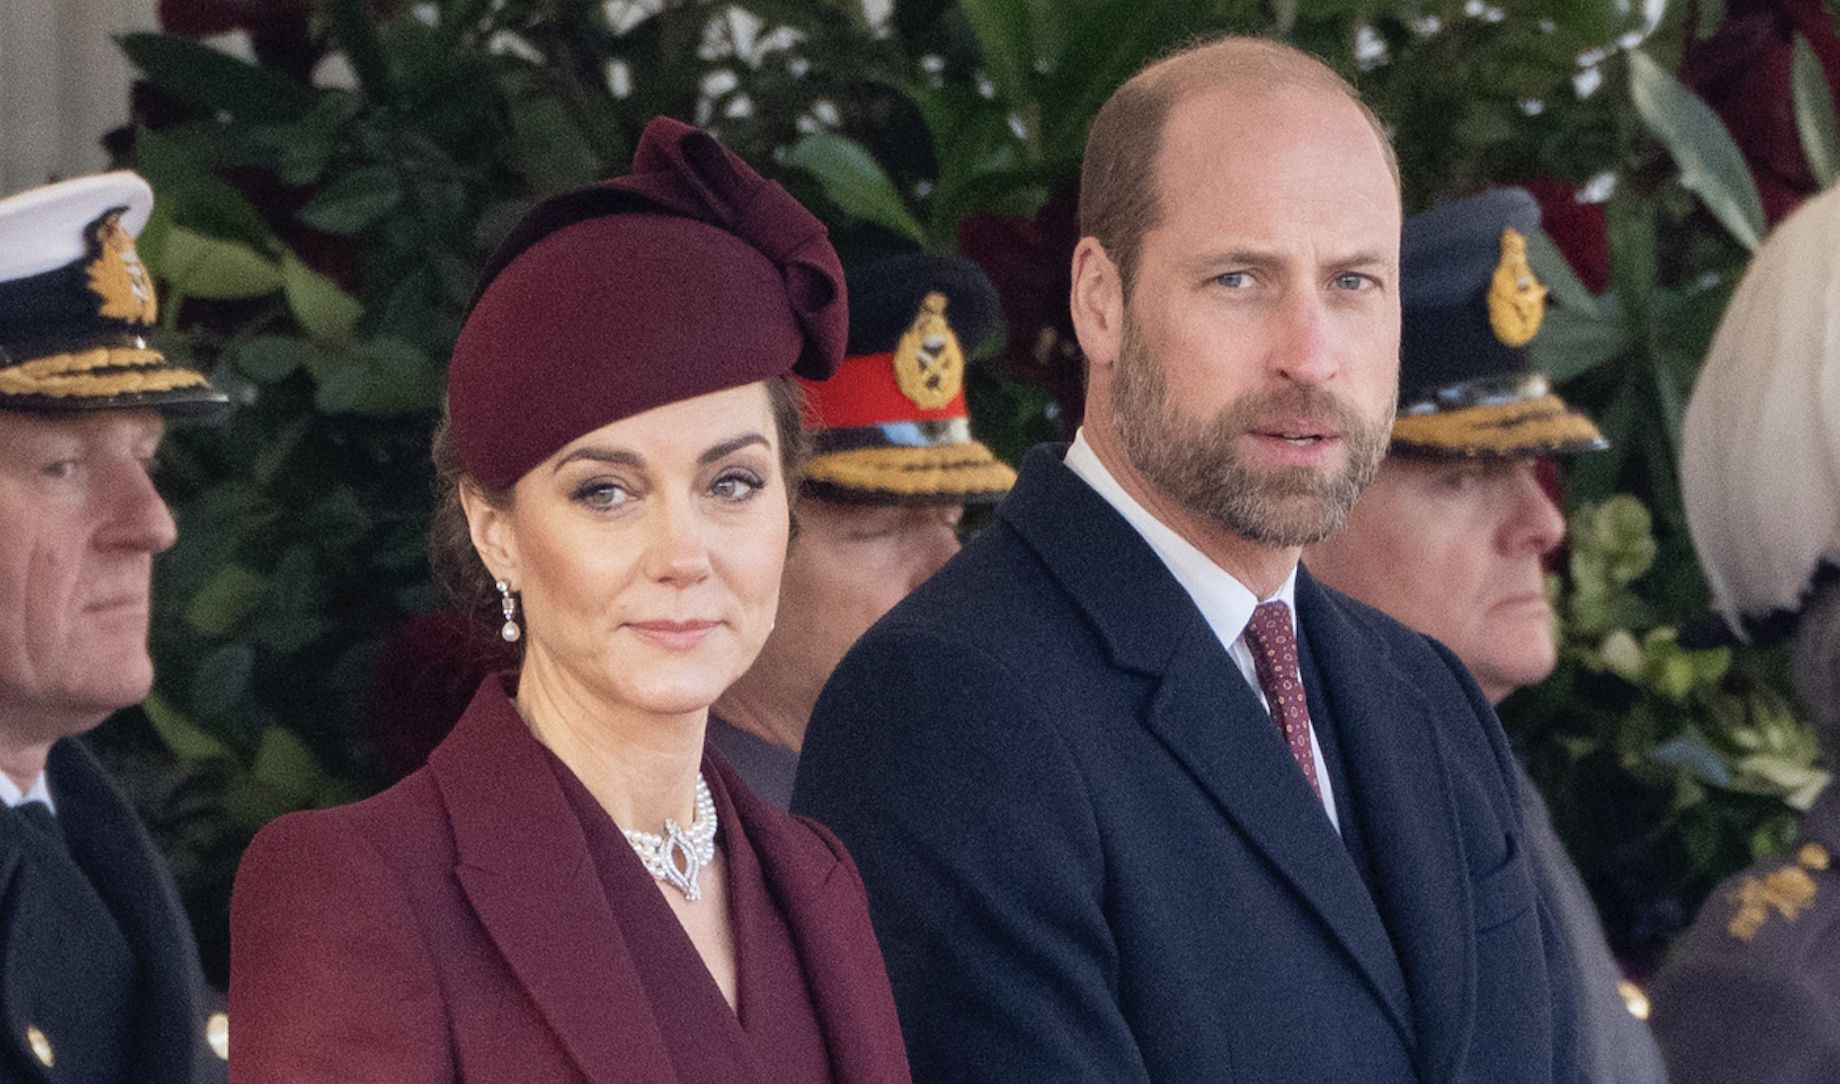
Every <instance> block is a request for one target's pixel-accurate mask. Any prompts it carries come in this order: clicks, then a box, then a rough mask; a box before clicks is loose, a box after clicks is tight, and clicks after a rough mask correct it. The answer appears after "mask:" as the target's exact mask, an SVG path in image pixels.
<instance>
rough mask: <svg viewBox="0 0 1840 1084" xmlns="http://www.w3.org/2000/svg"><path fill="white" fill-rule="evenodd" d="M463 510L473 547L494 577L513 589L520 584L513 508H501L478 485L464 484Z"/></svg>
mask: <svg viewBox="0 0 1840 1084" xmlns="http://www.w3.org/2000/svg"><path fill="white" fill-rule="evenodd" d="M459 488H460V510H461V511H463V512H465V513H466V530H467V533H468V534H469V535H471V536H472V537H473V549H474V550H475V551H477V552H478V554H479V559H480V560H481V561H483V562H485V566H486V571H487V572H490V573H491V574H492V578H493V579H498V580H504V581H505V582H506V583H507V584H509V585H510V586H511V589H512V590H514V591H516V590H520V588H519V586H518V583H519V580H518V571H519V569H518V559H517V535H516V533H515V532H514V531H513V530H512V529H511V517H510V509H509V508H499V507H497V506H495V505H494V504H493V503H492V502H491V501H488V500H487V499H486V495H485V494H484V493H481V492H480V491H479V490H478V489H477V488H475V487H474V486H472V485H470V484H468V483H466V482H461V483H460V487H459Z"/></svg>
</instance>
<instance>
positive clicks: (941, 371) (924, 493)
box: [709, 253, 1016, 808]
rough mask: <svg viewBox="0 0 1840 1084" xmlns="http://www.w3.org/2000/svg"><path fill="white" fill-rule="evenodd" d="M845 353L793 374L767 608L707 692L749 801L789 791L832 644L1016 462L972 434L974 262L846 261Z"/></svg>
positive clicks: (846, 638) (898, 257)
mask: <svg viewBox="0 0 1840 1084" xmlns="http://www.w3.org/2000/svg"><path fill="white" fill-rule="evenodd" d="M845 275H846V277H847V281H848V284H849V294H850V342H849V346H848V356H847V357H845V358H844V361H843V365H842V366H841V367H840V368H839V369H838V371H837V373H836V374H835V375H834V376H832V377H831V378H830V379H829V380H826V381H824V382H823V383H817V382H812V381H800V385H801V388H802V390H803V391H804V394H805V416H806V418H807V420H808V422H809V423H810V427H811V430H812V439H813V444H814V447H813V455H812V458H811V460H810V461H809V462H808V463H807V464H806V466H805V475H804V483H803V485H802V487H801V493H800V499H799V506H798V537H797V538H795V539H794V540H793V544H792V552H791V553H790V554H789V555H788V556H787V558H786V575H785V578H784V580H782V581H781V584H780V597H779V620H778V622H777V623H776V624H775V625H774V627H773V633H772V635H770V636H768V637H767V645H766V647H764V648H762V649H761V652H760V658H759V659H757V660H755V662H754V665H753V666H752V667H751V668H749V670H748V672H747V673H746V674H744V675H743V676H742V678H741V680H739V681H737V682H735V683H734V684H733V685H731V686H729V689H728V691H727V692H725V693H723V694H722V698H721V699H720V700H717V701H716V704H715V707H714V708H712V709H711V711H710V717H709V743H710V745H711V746H712V747H714V748H715V749H716V751H718V752H719V753H721V754H722V756H723V758H724V759H726V760H727V761H728V763H729V764H730V765H731V766H733V767H734V768H735V770H736V771H737V772H739V773H740V775H741V777H742V778H743V779H746V780H747V781H748V783H749V784H750V785H751V786H752V787H753V788H754V790H755V791H756V792H757V793H758V794H760V796H761V797H763V798H766V799H767V800H768V801H770V802H773V803H774V804H775V805H778V806H780V807H781V808H785V806H786V805H787V804H788V803H789V802H790V801H791V800H792V780H793V774H794V772H796V771H797V769H798V763H799V747H800V746H801V745H803V744H804V741H805V726H806V723H807V722H809V721H810V719H811V709H812V705H814V704H816V703H817V701H818V691H819V690H820V689H822V688H823V687H824V682H825V681H826V680H827V679H828V678H829V677H830V676H831V671H832V670H835V669H836V668H837V663H838V662H839V661H840V660H842V658H843V655H844V652H846V651H848V650H849V649H850V645H851V644H853V643H855V642H856V639H857V638H858V637H859V636H861V635H862V634H863V633H864V632H867V631H868V629H869V626H870V625H873V624H874V623H875V622H876V620H877V619H878V618H880V617H881V616H882V615H883V614H885V613H887V612H888V610H889V608H890V607H892V606H893V605H894V604H895V603H897V602H899V601H901V599H902V598H903V597H904V596H905V595H906V594H907V593H908V592H909V591H912V590H913V589H914V588H916V587H918V586H919V585H920V584H921V582H923V581H924V580H925V579H926V578H927V577H928V576H931V575H932V574H933V573H935V572H937V571H938V570H939V567H940V566H941V565H943V564H945V563H946V561H947V560H948V559H949V558H951V556H952V555H953V554H955V553H957V552H958V549H959V540H958V532H959V524H960V521H961V519H962V518H963V517H964V514H965V506H966V505H986V504H992V503H995V502H996V500H997V499H998V498H1000V497H1002V496H1003V494H1004V493H1006V492H1008V491H1009V487H1010V485H1011V484H1012V483H1013V482H1015V480H1016V472H1015V471H1013V470H1011V469H1010V468H1009V467H1008V466H1007V465H1005V464H1004V463H1003V462H1001V461H1000V460H998V459H997V458H996V457H995V456H994V455H992V454H991V453H990V449H988V448H986V447H985V446H984V445H983V444H981V443H979V442H978V441H976V440H975V439H973V438H972V434H971V419H970V416H969V414H968V413H967V411H966V407H965V391H964V384H965V365H966V362H967V361H968V360H969V353H970V351H971V350H972V349H974V348H975V347H977V346H978V345H979V344H980V343H982V342H983V341H984V340H985V339H987V338H988V337H989V336H990V334H991V332H993V331H995V330H996V325H997V320H998V316H999V312H998V305H997V296H996V291H995V289H994V288H993V287H992V286H991V285H990V280H989V279H987V278H985V277H984V273H983V272H982V271H981V270H979V269H978V267H977V265H976V264H973V263H971V262H970V261H968V260H964V259H960V258H958V257H954V256H931V255H926V254H922V253H900V254H895V255H881V256H879V257H877V258H874V259H868V260H861V261H851V263H850V264H849V265H848V266H847V267H846V269H845Z"/></svg>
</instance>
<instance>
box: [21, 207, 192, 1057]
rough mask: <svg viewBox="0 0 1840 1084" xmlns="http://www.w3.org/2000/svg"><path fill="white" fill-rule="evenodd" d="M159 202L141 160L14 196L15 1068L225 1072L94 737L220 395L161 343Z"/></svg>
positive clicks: (177, 927)
mask: <svg viewBox="0 0 1840 1084" xmlns="http://www.w3.org/2000/svg"><path fill="white" fill-rule="evenodd" d="M152 207H153V192H152V190H151V189H149V188H148V186H147V184H146V182H145V181H143V180H141V179H140V178H139V177H137V176H135V175H134V174H132V173H110V174H105V175H102V176H96V177H86V178H82V179H79V180H73V181H67V182H64V183H62V184H54V185H50V186H48V187H44V188H39V189H35V190H32V191H28V192H25V193H22V194H19V195H16V196H13V197H11V198H9V199H5V200H0V799H4V805H3V806H0V1031H3V1032H4V1034H0V1079H4V1080H6V1081H32V1082H40V1081H42V1082H55V1081H81V1082H84V1084H100V1082H113V1081H122V1082H129V1081H132V1082H133V1084H181V1082H183V1084H192V1082H196V1081H216V1080H222V1079H223V1077H224V1062H223V1060H222V1057H221V1056H220V1055H221V1051H222V1044H223V1043H224V1042H225V1036H224V1031H225V1027H226V1025H225V1022H224V1021H223V1019H222V1018H221V1016H219V1017H215V1018H213V1017H212V1016H211V1015H210V1013H209V1011H208V1008H207V1002H206V990H205V984H204V978H203V975H202V973H201V972H200V970H199V965H198V954H197V949H196V947H195V945H194V944H193V941H192V935H191V931H190V929H189V928H188V926H187V923H186V917H185V914H184V912H183V911H182V910H181V909H180V906H179V900H178V894H177V892H176V890H175V889H174V886H173V881H172V877H171V875H170V874H169V873H168V872H167V870H166V868H165V867H164V865H163V864H162V860H161V858H160V856H159V854H158V853H157V852H156V851H155V850H154V847H153V844H152V842H151V840H149V838H148V836H147V833H146V831H145V830H144V829H143V828H142V826H141V825H140V823H139V822H138V821H137V820H136V818H135V815H134V813H133V811H132V810H131V809H130V808H129V806H128V804H127V802H126V801H125V800H124V799H123V797H122V795H121V793H120V792H119V791H117V790H116V789H115V787H114V786H113V784H111V783H110V781H109V779H108V777H107V776H106V775H105V774H104V772H103V770H102V768H101V767H100V766H99V765H98V763H97V762H96V760H95V758H94V757H92V756H91V755H90V753H89V752H88V751H87V750H86V749H85V748H84V747H83V745H82V743H81V742H80V741H79V740H78V737H77V736H78V735H80V734H82V733H83V732H85V731H87V730H90V729H92V728H93V727H95V726H96V725H97V724H98V723H100V722H102V720H103V719H104V718H105V717H107V716H108V715H109V714H110V713H111V712H113V711H115V710H117V709H119V708H123V707H127V706H128V705H131V704H135V703H138V702H139V701H140V700H141V699H142V698H143V697H145V696H146V694H147V691H148V688H149V687H150V685H151V683H152V680H153V671H152V663H151V662H150V660H149V658H148V654H147V628H148V589H149V580H150V576H151V572H152V560H153V556H154V554H156V553H158V552H160V551H161V550H164V549H166V548H167V547H169V546H170V545H172V543H173V540H174V525H173V519H172V515H171V513H170V512H169V511H168V510H167V507H166V505H165V503H164V502H163V501H162V500H161V499H160V495H159V494H158V492H156V491H155V489H154V485H153V482H152V479H151V477H150V475H149V471H150V468H151V465H152V463H153V460H154V456H155V453H156V451H157V449H158V446H159V443H160V440H161V437H162V434H163V428H164V426H165V424H166V421H167V419H168V418H171V417H177V416H198V415H204V414H210V413H213V412H215V411H218V410H220V409H221V408H222V407H223V405H224V403H225V397H224V395H223V394H222V393H221V392H219V391H217V390H216V389H215V388H213V387H211V386H210V385H209V384H208V383H207V382H206V381H205V378H204V377H203V376H202V375H200V374H199V373H196V372H193V371H192V370H190V369H186V368H183V367H181V366H178V365H174V364H172V363H170V362H169V361H168V360H167V359H166V358H165V357H164V356H163V355H162V354H161V353H160V352H159V351H158V350H156V349H154V348H153V347H152V346H150V345H149V343H148V341H147V338H146V336H147V335H148V334H149V332H150V331H151V330H152V328H153V326H154V323H155V314H156V306H155V300H154V293H153V284H152V281H151V279H150V277H149V275H148V273H147V270H146V268H144V267H143V266H142V265H141V262H140V260H139V258H138V257H137V256H136V254H135V250H134V239H135V237H136V236H137V235H138V233H139V232H140V229H141V227H142V226H143V225H144V224H145V223H146V221H147V217H148V214H149V212H150V211H151V210H152ZM213 1033H214V1034H213ZM208 1036H210V1038H208ZM212 1038H214V1039H215V1043H216V1049H214V1048H213V1043H212V1041H211V1039H212Z"/></svg>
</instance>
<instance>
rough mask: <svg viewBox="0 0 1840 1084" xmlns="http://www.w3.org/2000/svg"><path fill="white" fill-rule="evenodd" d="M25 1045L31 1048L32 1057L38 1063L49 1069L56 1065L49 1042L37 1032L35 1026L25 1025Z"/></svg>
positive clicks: (43, 1034)
mask: <svg viewBox="0 0 1840 1084" xmlns="http://www.w3.org/2000/svg"><path fill="white" fill-rule="evenodd" d="M26 1045H27V1046H29V1047H31V1048H32V1056H33V1057H35V1058H37V1059H38V1063H39V1064H40V1065H42V1066H44V1067H45V1068H47V1069H49V1068H51V1067H52V1066H53V1065H56V1064H57V1053H56V1052H55V1051H53V1050H52V1049H51V1040H50V1038H49V1037H47V1036H46V1035H45V1033H44V1032H43V1031H41V1030H39V1027H38V1025H37V1024H27V1025H26Z"/></svg>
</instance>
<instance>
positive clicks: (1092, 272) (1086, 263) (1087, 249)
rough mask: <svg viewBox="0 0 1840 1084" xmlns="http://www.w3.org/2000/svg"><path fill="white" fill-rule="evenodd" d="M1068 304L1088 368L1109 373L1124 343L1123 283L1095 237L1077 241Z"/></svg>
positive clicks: (1075, 333)
mask: <svg viewBox="0 0 1840 1084" xmlns="http://www.w3.org/2000/svg"><path fill="white" fill-rule="evenodd" d="M1067 301H1068V308H1069V309H1070V310H1071V312H1072V316H1073V332H1074V335H1075V336H1077V337H1078V338H1079V340H1080V352H1081V353H1083V354H1085V355H1086V363H1087V365H1089V366H1090V367H1091V368H1092V369H1093V370H1109V369H1110V368H1111V367H1112V365H1113V364H1114V363H1116V362H1117V360H1118V354H1119V350H1120V348H1121V345H1122V343H1123V341H1124V282H1123V280H1122V279H1120V278H1119V277H1118V265H1116V264H1114V263H1113V262H1112V257H1111V255H1110V254H1109V253H1107V252H1106V251H1105V246H1104V245H1102V244H1100V243H1099V239H1098V238H1096V237H1082V238H1080V243H1079V246H1078V247H1076V248H1075V249H1074V250H1073V288H1072V289H1071V290H1069V291H1068V299H1067Z"/></svg>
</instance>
